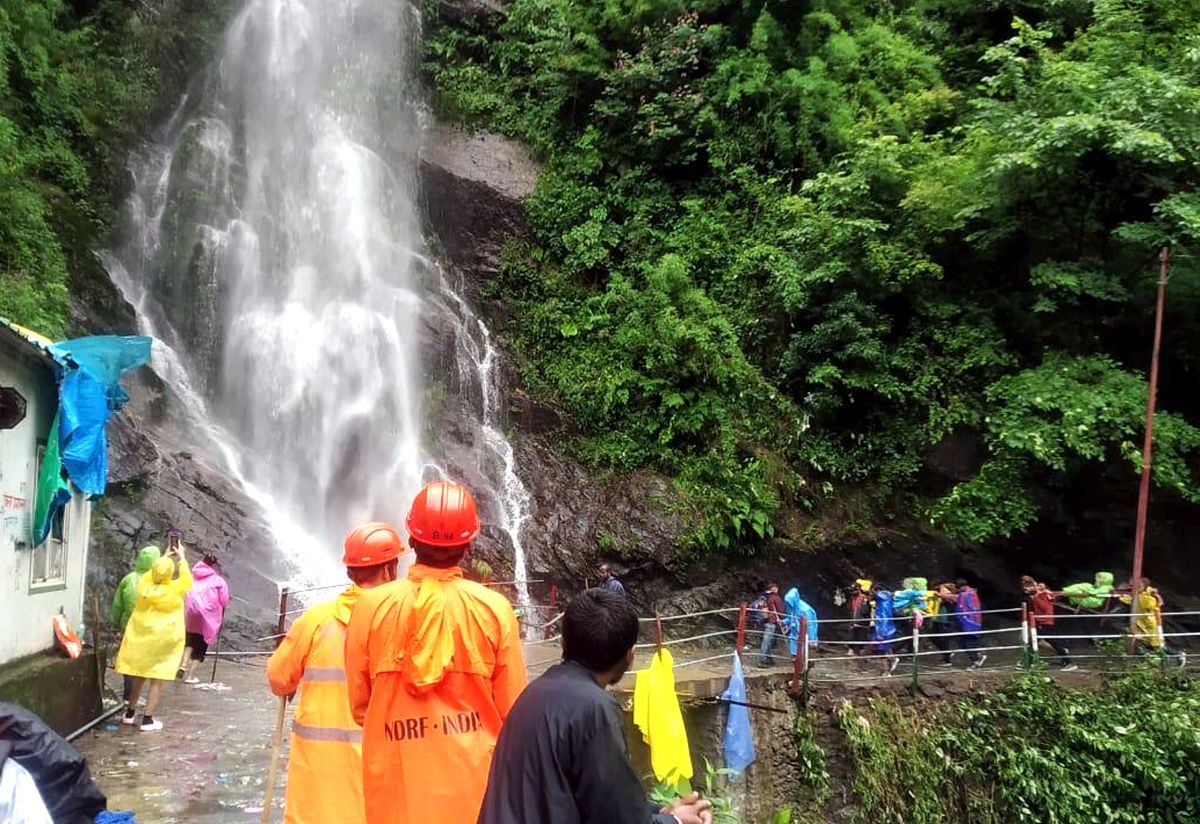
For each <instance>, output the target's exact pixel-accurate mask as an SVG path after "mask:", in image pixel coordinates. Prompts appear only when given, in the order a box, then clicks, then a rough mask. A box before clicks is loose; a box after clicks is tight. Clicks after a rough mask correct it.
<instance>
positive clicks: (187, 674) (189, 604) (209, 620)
mask: <svg viewBox="0 0 1200 824" xmlns="http://www.w3.org/2000/svg"><path fill="white" fill-rule="evenodd" d="M228 603H229V584H227V583H226V582H225V579H224V578H223V577H221V562H220V561H218V560H217V556H216V555H213V554H212V553H211V552H209V553H206V554H205V555H204V560H203V561H200V562H199V563H198V564H196V565H195V566H194V567H192V588H191V589H190V590H188V594H187V598H186V599H185V601H184V612H183V616H184V617H183V622H184V624H183V625H184V629H185V630H186V633H185V635H184V647H183V661H181V662H180V664H179V675H178V677H181V678H183V679H184V683H186V684H199V683H200V679H199V678H197V677H196V667H197V666H198V665H199V664H200V662H201V661H203V660H204V657H205V655H207V654H208V645H209V644H211V643H212V642H213V641H214V640H216V637H217V633H218V632H220V631H221V621H222V619H223V618H224V617H225V606H226V604H228Z"/></svg>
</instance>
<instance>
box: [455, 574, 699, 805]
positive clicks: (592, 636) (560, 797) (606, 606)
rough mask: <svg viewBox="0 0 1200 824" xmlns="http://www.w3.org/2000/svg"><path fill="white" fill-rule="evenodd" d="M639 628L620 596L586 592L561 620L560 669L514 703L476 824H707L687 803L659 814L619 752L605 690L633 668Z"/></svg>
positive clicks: (618, 733)
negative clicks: (561, 656)
mask: <svg viewBox="0 0 1200 824" xmlns="http://www.w3.org/2000/svg"><path fill="white" fill-rule="evenodd" d="M637 635H638V621H637V614H636V613H634V611H633V609H632V607H630V606H629V602H628V601H626V600H625V598H623V597H622V596H620V595H617V594H616V593H613V592H608V591H605V590H600V589H589V590H588V591H586V592H584V593H583V594H581V595H580V596H579V597H577V598H576V599H575V600H574V601H572V602H571V603H570V605H568V606H567V610H566V614H565V615H563V625H562V636H563V637H562V647H563V663H561V664H557V665H555V666H553V667H551V668H550V669H549V670H547V671H546V674H545V675H543V676H542V677H541V678H538V679H537V680H536V681H534V682H533V683H531V684H530V685H529V686H528V687H526V688H525V691H524V692H523V693H521V696H520V697H519V698H518V699H517V702H516V703H515V704H514V705H513V708H512V710H511V711H510V712H509V715H508V718H507V719H505V721H504V726H503V728H502V729H501V730H500V739H499V741H497V742H496V751H495V753H494V754H493V756H492V768H491V772H490V774H489V776H488V788H487V794H486V795H485V796H484V799H483V809H482V810H481V811H480V814H479V824H712V811H711V809H710V805H709V803H708V802H707V801H702V800H700V799H699V797H698V796H697V795H695V794H693V795H690V796H688V797H687V798H680V799H676V801H675V803H674V804H672V805H671V806H670V807H666V808H663V809H659V808H658V807H656V806H655V805H653V804H651V803H650V802H649V801H648V800H647V799H646V793H645V792H644V791H643V790H642V787H641V784H640V783H639V782H638V779H637V776H636V775H635V774H634V772H633V768H632V767H631V766H630V764H629V753H628V751H627V750H626V749H625V738H624V736H623V734H622V725H621V713H620V710H619V709H618V708H617V704H616V701H615V700H614V699H613V697H612V696H611V695H609V694H608V693H607V692H606V691H605V687H607V686H609V685H612V684H616V683H617V682H618V681H620V680H621V676H622V675H624V674H625V673H626V672H628V670H629V668H630V667H631V666H632V665H633V645H634V644H635V643H636V642H637Z"/></svg>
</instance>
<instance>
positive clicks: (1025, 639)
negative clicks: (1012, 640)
mask: <svg viewBox="0 0 1200 824" xmlns="http://www.w3.org/2000/svg"><path fill="white" fill-rule="evenodd" d="M1032 665H1033V660H1032V658H1031V656H1030V655H1029V604H1021V666H1023V667H1025V668H1026V669H1029V667H1031V666H1032Z"/></svg>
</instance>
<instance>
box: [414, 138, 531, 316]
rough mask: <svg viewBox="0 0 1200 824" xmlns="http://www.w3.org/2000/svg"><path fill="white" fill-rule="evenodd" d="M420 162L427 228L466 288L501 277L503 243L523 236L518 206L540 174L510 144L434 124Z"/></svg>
mask: <svg viewBox="0 0 1200 824" xmlns="http://www.w3.org/2000/svg"><path fill="white" fill-rule="evenodd" d="M420 160H421V163H420V175H421V190H422V196H421V200H422V205H423V207H424V211H425V215H426V219H427V221H428V224H429V228H431V229H432V230H433V231H434V232H435V233H436V235H437V237H438V239H439V240H440V242H441V246H442V251H443V252H444V253H445V254H446V256H447V257H448V258H449V259H450V260H451V261H452V262H453V263H454V264H456V265H458V266H461V267H464V268H465V269H467V270H468V275H469V277H468V278H466V285H467V286H468V287H477V286H479V285H481V284H482V283H483V282H485V281H486V280H487V279H489V278H490V277H492V276H493V275H495V273H496V272H497V271H499V264H500V252H501V250H502V248H503V246H504V244H505V242H507V241H508V239H509V238H510V237H512V236H514V235H521V234H523V233H524V232H525V217H524V210H523V208H522V206H521V201H522V200H523V199H524V198H526V197H528V196H529V195H530V194H532V193H533V189H534V187H535V186H536V185H537V179H538V175H539V174H540V173H541V168H540V166H539V165H538V164H537V163H536V162H535V161H534V160H533V158H532V157H530V155H529V152H528V151H526V150H525V148H524V147H523V146H522V145H521V144H519V143H517V142H516V141H514V140H509V139H508V138H506V137H503V136H501V135H497V134H491V133H488V132H474V133H472V132H468V131H465V130H464V129H461V128H459V127H457V126H451V125H449V124H445V123H440V122H436V121H435V122H433V123H431V124H429V125H428V126H427V127H426V129H425V132H424V134H423V136H422V141H421V156H420ZM470 294H471V296H472V297H477V296H478V292H477V291H474V290H472V291H471V292H470Z"/></svg>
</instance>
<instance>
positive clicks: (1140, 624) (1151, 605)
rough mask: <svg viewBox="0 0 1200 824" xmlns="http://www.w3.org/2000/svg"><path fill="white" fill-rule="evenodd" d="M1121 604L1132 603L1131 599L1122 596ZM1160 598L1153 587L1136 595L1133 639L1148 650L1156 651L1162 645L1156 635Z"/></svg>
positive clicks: (1160, 638)
mask: <svg viewBox="0 0 1200 824" xmlns="http://www.w3.org/2000/svg"><path fill="white" fill-rule="evenodd" d="M1121 603H1123V604H1131V603H1133V597H1132V596H1130V595H1122V596H1121ZM1162 604H1163V601H1162V596H1161V595H1159V594H1158V590H1157V589H1155V588H1154V587H1146V588H1145V589H1143V590H1142V591H1141V592H1139V593H1138V605H1137V613H1138V614H1137V618H1135V619H1134V625H1133V626H1134V637H1136V638H1137V639H1138V640H1139V641H1141V642H1143V643H1144V644H1145V645H1146V646H1148V647H1150V649H1153V650H1157V649H1158V648H1159V647H1161V646H1162V645H1163V639H1162V637H1161V636H1160V635H1159V634H1158V622H1159V619H1160V616H1159V612H1160V611H1161V610H1162Z"/></svg>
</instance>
